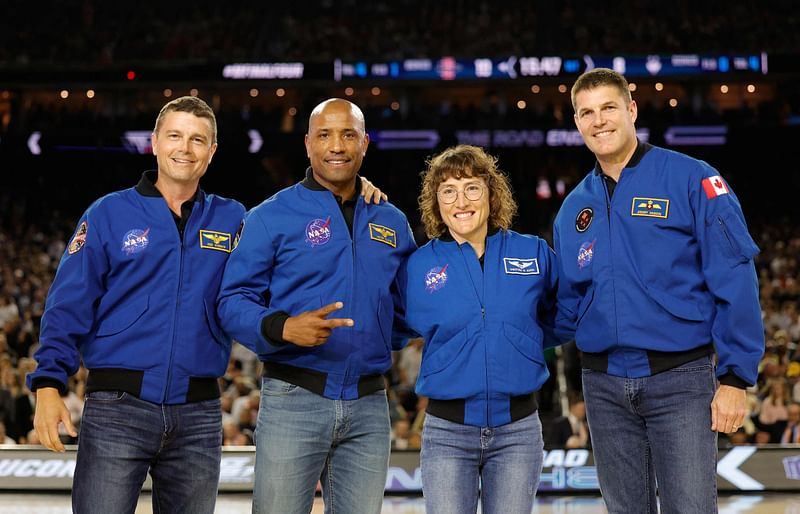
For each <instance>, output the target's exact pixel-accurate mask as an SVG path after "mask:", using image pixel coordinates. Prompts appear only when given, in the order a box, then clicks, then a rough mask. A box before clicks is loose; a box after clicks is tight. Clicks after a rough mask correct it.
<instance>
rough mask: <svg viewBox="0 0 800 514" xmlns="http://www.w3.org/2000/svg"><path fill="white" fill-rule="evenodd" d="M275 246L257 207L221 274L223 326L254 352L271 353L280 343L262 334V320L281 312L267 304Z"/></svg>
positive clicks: (220, 293) (220, 318)
mask: <svg viewBox="0 0 800 514" xmlns="http://www.w3.org/2000/svg"><path fill="white" fill-rule="evenodd" d="M275 253H276V246H275V242H274V241H273V240H272V238H271V236H270V233H269V231H268V230H267V227H266V226H265V224H264V222H263V220H262V219H261V216H260V215H259V212H258V210H253V211H251V212H250V213H249V214H248V215H247V216H246V218H245V222H244V227H243V228H242V230H241V235H240V237H239V244H238V245H237V246H236V248H235V249H234V250H233V252H231V255H230V257H229V258H228V262H227V263H226V265H225V271H224V272H223V274H222V283H221V284H220V290H219V296H218V297H217V313H218V315H219V321H220V324H221V325H222V329H223V330H224V331H225V332H226V333H227V334H228V335H229V336H231V337H232V338H233V339H235V340H236V341H238V342H240V343H242V344H243V345H244V346H246V347H247V348H248V349H250V350H252V351H253V352H255V353H272V352H275V351H277V350H279V349H280V346H276V345H273V344H271V343H270V342H269V341H268V340H267V339H266V338H265V337H264V335H263V334H262V330H261V322H262V320H263V319H264V318H265V317H266V316H268V315H270V314H274V313H275V312H278V311H277V310H275V309H269V308H268V307H267V305H266V300H265V297H264V295H265V293H267V292H268V291H269V286H270V283H271V281H272V271H273V265H274V262H275Z"/></svg>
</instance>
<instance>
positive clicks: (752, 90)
mask: <svg viewBox="0 0 800 514" xmlns="http://www.w3.org/2000/svg"><path fill="white" fill-rule="evenodd" d="M747 92H748V93H755V92H756V86H754V85H753V84H747Z"/></svg>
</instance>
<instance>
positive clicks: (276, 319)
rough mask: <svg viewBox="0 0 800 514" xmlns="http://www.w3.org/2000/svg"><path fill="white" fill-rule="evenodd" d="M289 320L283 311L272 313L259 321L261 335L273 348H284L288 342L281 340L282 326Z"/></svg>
mask: <svg viewBox="0 0 800 514" xmlns="http://www.w3.org/2000/svg"><path fill="white" fill-rule="evenodd" d="M287 319H289V314H288V313H286V312H283V311H277V312H273V313H272V314H270V315H269V316H265V317H264V319H262V320H261V335H263V336H264V339H266V340H267V341H269V342H270V343H271V344H272V345H273V346H286V345H287V344H289V341H285V340H284V339H283V325H285V324H286V320H287Z"/></svg>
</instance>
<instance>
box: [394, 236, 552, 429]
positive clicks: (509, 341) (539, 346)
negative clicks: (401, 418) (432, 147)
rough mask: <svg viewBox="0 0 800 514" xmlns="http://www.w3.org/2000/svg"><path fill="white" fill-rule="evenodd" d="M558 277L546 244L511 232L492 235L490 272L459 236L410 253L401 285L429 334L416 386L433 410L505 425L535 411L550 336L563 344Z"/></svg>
mask: <svg viewBox="0 0 800 514" xmlns="http://www.w3.org/2000/svg"><path fill="white" fill-rule="evenodd" d="M556 276H557V270H556V265H555V256H554V254H553V251H552V250H551V249H550V248H549V247H548V246H547V243H546V242H545V241H544V240H542V239H539V238H538V237H535V236H530V235H522V234H518V233H516V232H514V231H511V230H499V231H496V232H495V233H493V234H490V235H489V236H488V237H487V238H486V249H485V253H484V265H483V269H481V264H480V262H479V261H478V257H477V255H476V254H475V251H474V250H473V248H472V247H471V246H470V245H469V243H464V244H459V243H457V242H456V241H454V240H452V239H451V238H450V237H447V238H446V239H445V238H442V239H434V240H432V241H430V242H429V243H428V244H426V245H425V246H423V247H422V248H420V249H419V250H417V251H416V252H415V253H414V254H413V255H412V256H411V258H410V259H409V260H408V263H407V265H406V266H405V267H404V268H403V271H402V272H401V274H400V276H399V281H400V290H401V292H402V294H403V307H404V311H405V317H404V320H405V324H407V325H408V327H409V328H410V329H412V330H413V331H415V332H416V333H418V334H419V335H420V336H422V338H423V339H424V340H425V346H424V350H423V354H422V365H421V368H420V373H419V378H418V380H417V387H416V390H417V393H418V394H420V395H424V396H428V397H430V398H431V401H430V404H429V412H431V413H432V414H434V415H437V416H439V417H444V418H446V419H450V420H451V421H455V422H459V423H463V424H467V425H474V426H480V427H487V426H488V427H496V426H501V425H505V424H507V423H510V422H512V421H516V419H519V417H524V416H525V415H528V414H531V413H532V412H533V410H535V400H532V398H533V395H532V394H531V393H533V392H534V391H536V390H538V389H539V388H540V387H541V385H542V384H543V383H544V382H545V380H547V377H548V371H547V366H546V364H545V360H544V355H543V347H544V341H545V339H546V340H547V342H548V343H554V342H555V341H554V339H553V337H552V336H551V334H552V312H551V311H552V307H553V305H554V301H555V287H556ZM548 325H549V326H550V327H551V328H550V330H549V331H548V330H547V329H546V328H545V327H546V326H548ZM546 336H547V337H546ZM526 399H527V400H528V408H525V405H524V403H525V400H526ZM530 401H533V404H531V403H530ZM531 407H532V408H531ZM439 412H442V413H443V414H439ZM517 412H519V416H517Z"/></svg>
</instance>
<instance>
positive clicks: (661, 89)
mask: <svg viewBox="0 0 800 514" xmlns="http://www.w3.org/2000/svg"><path fill="white" fill-rule="evenodd" d="M655 88H656V91H663V90H664V84H662V83H661V82H656V85H655Z"/></svg>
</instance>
